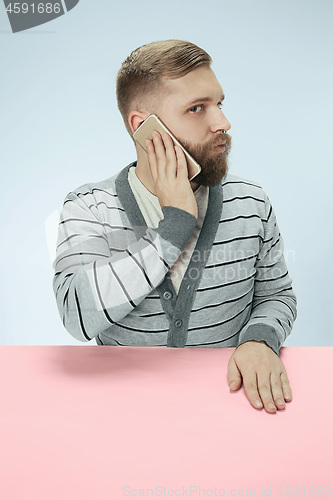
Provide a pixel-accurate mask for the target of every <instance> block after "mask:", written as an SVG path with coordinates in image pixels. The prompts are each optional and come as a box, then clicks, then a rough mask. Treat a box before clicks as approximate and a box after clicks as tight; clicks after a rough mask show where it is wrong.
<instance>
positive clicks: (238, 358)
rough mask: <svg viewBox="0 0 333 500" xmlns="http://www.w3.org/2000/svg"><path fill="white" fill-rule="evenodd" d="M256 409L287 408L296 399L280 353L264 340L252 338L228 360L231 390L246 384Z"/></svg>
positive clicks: (272, 411)
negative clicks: (289, 402)
mask: <svg viewBox="0 0 333 500" xmlns="http://www.w3.org/2000/svg"><path fill="white" fill-rule="evenodd" d="M242 379H243V385H244V389H245V393H246V396H247V397H248V399H249V401H250V403H251V404H252V406H254V408H257V409H260V408H262V407H263V406H264V408H265V410H266V411H267V412H268V413H275V412H276V411H277V410H284V409H285V402H288V401H291V400H292V392H291V388H290V385H289V381H288V377H287V372H286V369H285V367H284V365H283V363H282V361H281V360H280V358H279V356H277V355H276V354H275V352H274V351H273V350H272V349H271V348H270V347H268V345H267V344H265V343H264V342H257V341H252V340H251V341H248V342H245V343H244V344H241V345H240V346H239V347H237V349H236V350H235V351H234V353H233V355H232V356H231V358H230V360H229V363H228V382H229V387H230V390H231V391H236V390H237V389H239V388H240V387H241V385H242Z"/></svg>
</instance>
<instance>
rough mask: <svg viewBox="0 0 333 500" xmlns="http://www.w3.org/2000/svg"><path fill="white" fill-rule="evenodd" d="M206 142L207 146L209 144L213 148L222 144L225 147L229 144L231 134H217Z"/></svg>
mask: <svg viewBox="0 0 333 500" xmlns="http://www.w3.org/2000/svg"><path fill="white" fill-rule="evenodd" d="M208 144H209V145H208V147H209V146H210V147H213V148H215V147H216V146H221V145H222V144H223V145H225V146H226V147H227V146H229V145H230V144H231V135H229V134H227V133H225V134H223V133H222V134H219V135H218V136H216V137H214V139H212V141H211V143H208Z"/></svg>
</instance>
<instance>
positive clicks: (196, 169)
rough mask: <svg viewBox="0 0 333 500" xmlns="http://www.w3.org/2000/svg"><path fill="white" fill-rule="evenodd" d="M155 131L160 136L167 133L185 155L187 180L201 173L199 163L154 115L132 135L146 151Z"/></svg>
mask: <svg viewBox="0 0 333 500" xmlns="http://www.w3.org/2000/svg"><path fill="white" fill-rule="evenodd" d="M154 130H156V131H157V132H159V133H160V134H161V135H162V134H164V133H167V134H169V135H170V137H171V139H172V140H173V142H174V144H177V146H179V147H180V148H181V149H182V150H183V151H184V154H185V157H186V162H187V170H188V178H189V180H190V181H191V180H192V179H194V177H195V176H196V175H198V174H199V173H200V171H201V167H200V165H199V163H197V162H196V161H195V159H194V158H192V156H191V155H190V153H188V152H187V151H186V149H184V148H183V146H182V145H181V144H180V143H179V142H178V141H177V139H176V137H175V136H174V135H173V134H172V132H170V130H169V129H168V128H167V127H166V126H165V125H164V123H163V122H162V121H161V120H160V119H159V118H158V116H156V115H149V116H148V118H147V119H146V120H145V121H144V122H143V123H141V125H140V127H138V128H137V129H136V131H135V132H134V134H133V137H134V139H135V140H136V141H137V142H138V143H139V144H140V146H141V147H142V148H143V149H144V150H145V151H146V153H147V150H146V140H147V139H152V132H154Z"/></svg>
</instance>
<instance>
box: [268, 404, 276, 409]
mask: <svg viewBox="0 0 333 500" xmlns="http://www.w3.org/2000/svg"><path fill="white" fill-rule="evenodd" d="M268 408H272V410H276V406H275V405H274V404H273V403H269V405H268Z"/></svg>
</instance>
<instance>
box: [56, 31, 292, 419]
mask: <svg viewBox="0 0 333 500" xmlns="http://www.w3.org/2000/svg"><path fill="white" fill-rule="evenodd" d="M211 62H212V60H211V57H210V56H209V55H208V54H207V52H205V51H204V50H203V49H201V48H200V47H198V46H196V45H194V44H193V43H190V42H186V41H181V40H167V41H160V42H153V43H150V44H147V45H144V46H142V47H139V48H138V49H136V50H134V51H133V52H132V53H131V55H130V56H129V57H128V58H127V59H126V60H125V61H124V63H123V64H122V66H121V68H120V70H119V73H118V77H117V100H118V107H119V110H120V112H121V114H122V117H123V119H124V123H125V126H126V129H127V131H128V133H129V134H130V136H131V137H132V139H133V141H134V144H135V148H136V154H137V160H136V161H134V162H133V163H131V164H130V165H128V166H127V167H125V168H123V170H121V171H120V172H119V173H118V174H116V175H114V176H112V177H111V178H109V179H107V180H105V181H103V182H100V183H97V184H86V185H84V186H82V187H80V188H78V189H76V190H74V191H73V192H71V193H69V194H68V196H67V198H66V200H65V203H64V206H63V210H62V215H61V220H60V224H59V236H58V246H57V258H56V261H55V277H54V291H55V294H56V298H57V303H58V308H59V311H60V315H61V317H62V320H63V324H64V326H65V327H66V328H67V330H68V331H69V332H70V333H71V334H72V335H73V336H74V337H75V338H76V339H79V340H81V341H90V340H91V339H95V341H96V343H97V344H98V345H112V346H167V347H235V348H236V349H235V350H234V351H233V354H232V356H231V358H230V361H229V364H228V382H229V386H230V390H237V389H239V387H240V386H241V384H242V383H243V384H244V389H245V392H246V395H247V397H248V399H249V401H250V402H251V404H252V405H253V406H254V407H255V408H258V409H260V408H263V407H264V408H265V410H266V411H267V412H270V413H274V412H276V411H277V410H283V409H284V408H285V403H286V402H289V401H291V399H292V392H291V388H290V384H289V381H288V377H287V373H286V370H285V367H284V365H283V363H282V361H281V360H280V358H279V351H280V348H281V346H282V344H283V342H284V340H285V338H286V337H287V336H288V335H289V334H290V331H291V328H292V325H293V322H294V320H295V317H296V299H295V295H294V292H293V290H292V286H291V279H290V277H289V275H288V271H287V268H286V263H285V260H284V256H283V244H282V238H281V235H280V233H279V230H278V226H277V223H276V218H275V215H274V212H273V209H272V206H271V203H270V201H269V199H268V197H267V195H266V194H265V193H264V191H263V190H262V188H261V187H260V186H259V185H258V184H256V183H253V182H251V181H248V180H244V179H241V178H239V177H236V176H235V175H231V174H229V173H228V154H229V151H230V147H231V137H230V135H229V134H228V131H229V129H230V123H229V122H228V120H227V118H226V117H225V115H224V113H223V111H222V106H223V100H224V92H223V89H222V87H221V85H220V83H219V82H218V80H217V78H216V76H215V74H214V72H213V70H212V69H211ZM151 114H156V115H157V116H158V117H159V118H160V119H161V120H162V122H163V123H164V124H165V125H166V126H167V127H168V129H169V130H170V131H171V132H172V133H173V135H174V136H175V137H176V138H177V139H178V141H179V142H180V144H182V146H183V147H184V148H185V149H186V150H187V151H188V152H189V153H190V154H191V155H192V156H193V158H194V159H195V160H196V161H197V162H198V163H199V165H200V166H201V172H200V173H199V175H197V176H196V177H194V179H193V180H191V181H190V180H189V178H188V171H187V163H186V157H185V155H184V153H183V151H182V149H181V148H180V147H179V146H175V145H174V143H173V141H172V139H171V138H170V136H169V135H168V134H162V136H161V135H160V134H159V133H158V132H157V131H155V132H153V134H152V136H151V138H150V139H148V140H147V141H146V148H145V149H144V148H142V147H141V146H140V145H139V144H138V143H137V142H136V141H135V139H134V138H133V133H134V132H135V131H136V130H137V129H138V127H140V125H142V123H143V122H144V121H145V120H146V118H147V117H148V116H150V115H151Z"/></svg>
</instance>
